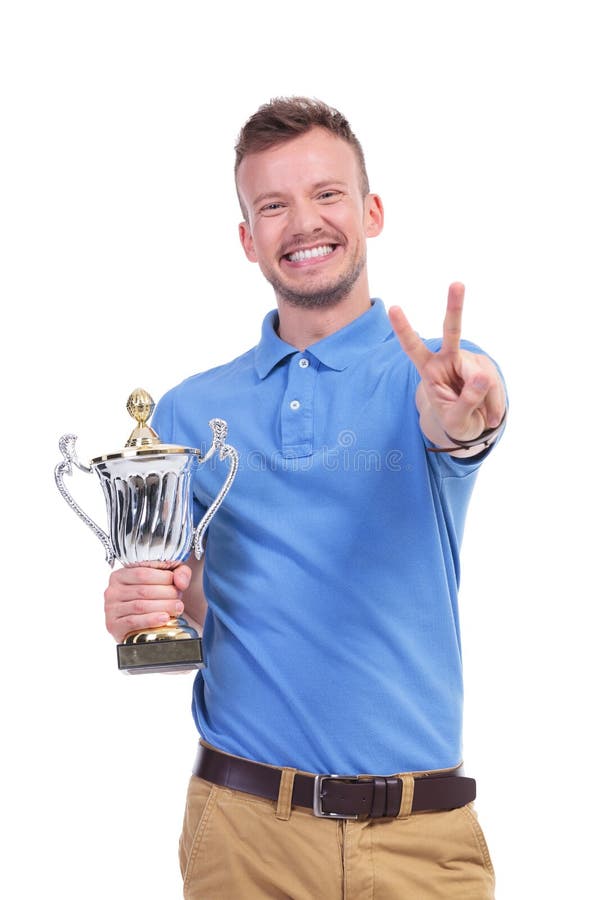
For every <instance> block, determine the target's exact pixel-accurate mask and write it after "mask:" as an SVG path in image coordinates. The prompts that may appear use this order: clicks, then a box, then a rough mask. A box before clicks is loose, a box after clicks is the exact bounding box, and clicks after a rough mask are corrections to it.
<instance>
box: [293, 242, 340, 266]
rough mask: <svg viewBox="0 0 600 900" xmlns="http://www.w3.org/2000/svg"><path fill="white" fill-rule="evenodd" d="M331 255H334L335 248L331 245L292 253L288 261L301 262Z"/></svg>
mask: <svg viewBox="0 0 600 900" xmlns="http://www.w3.org/2000/svg"><path fill="white" fill-rule="evenodd" d="M329 253H333V247H332V246H331V245H330V244H323V245H322V246H321V247H313V248H312V250H297V251H296V252H295V253H290V255H289V256H288V259H289V260H290V262H300V260H302V259H310V258H311V257H314V256H327V255H328V254H329Z"/></svg>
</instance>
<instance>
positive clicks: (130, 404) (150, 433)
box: [125, 388, 160, 447]
mask: <svg viewBox="0 0 600 900" xmlns="http://www.w3.org/2000/svg"><path fill="white" fill-rule="evenodd" d="M127 412H128V413H129V415H130V416H131V417H132V419H135V420H136V422H137V423H138V424H137V427H136V428H134V429H133V431H132V432H131V434H130V435H129V440H128V441H127V443H126V444H125V446H126V447H148V446H151V445H152V444H158V443H159V442H160V438H159V437H158V435H157V433H156V432H155V431H154V429H153V428H151V427H150V426H149V425H147V424H146V422H147V421H148V419H149V418H150V416H151V415H152V413H153V412H154V400H153V399H152V397H151V396H150V394H149V393H148V391H145V390H144V389H143V388H136V389H135V390H134V391H132V392H131V394H130V395H129V398H128V400H127Z"/></svg>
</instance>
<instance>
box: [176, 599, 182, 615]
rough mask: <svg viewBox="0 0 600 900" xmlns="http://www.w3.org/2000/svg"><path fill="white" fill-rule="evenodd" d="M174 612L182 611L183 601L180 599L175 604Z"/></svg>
mask: <svg viewBox="0 0 600 900" xmlns="http://www.w3.org/2000/svg"><path fill="white" fill-rule="evenodd" d="M175 612H178V613H180V612H183V603H181V601H179V602H178V603H176V604H175Z"/></svg>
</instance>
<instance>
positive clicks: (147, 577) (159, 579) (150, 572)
mask: <svg viewBox="0 0 600 900" xmlns="http://www.w3.org/2000/svg"><path fill="white" fill-rule="evenodd" d="M110 578H111V581H112V580H115V581H118V582H120V583H121V584H173V571H172V570H171V569H155V568H154V567H153V566H124V567H123V568H122V569H117V571H116V572H113V573H112V575H111V576H110Z"/></svg>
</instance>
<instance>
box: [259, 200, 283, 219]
mask: <svg viewBox="0 0 600 900" xmlns="http://www.w3.org/2000/svg"><path fill="white" fill-rule="evenodd" d="M282 209H283V203H278V202H277V201H274V202H273V203H266V204H265V205H264V206H261V208H260V211H261V213H263V214H264V215H267V216H268V215H272V214H273V213H278V212H279V211H280V210H282Z"/></svg>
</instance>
